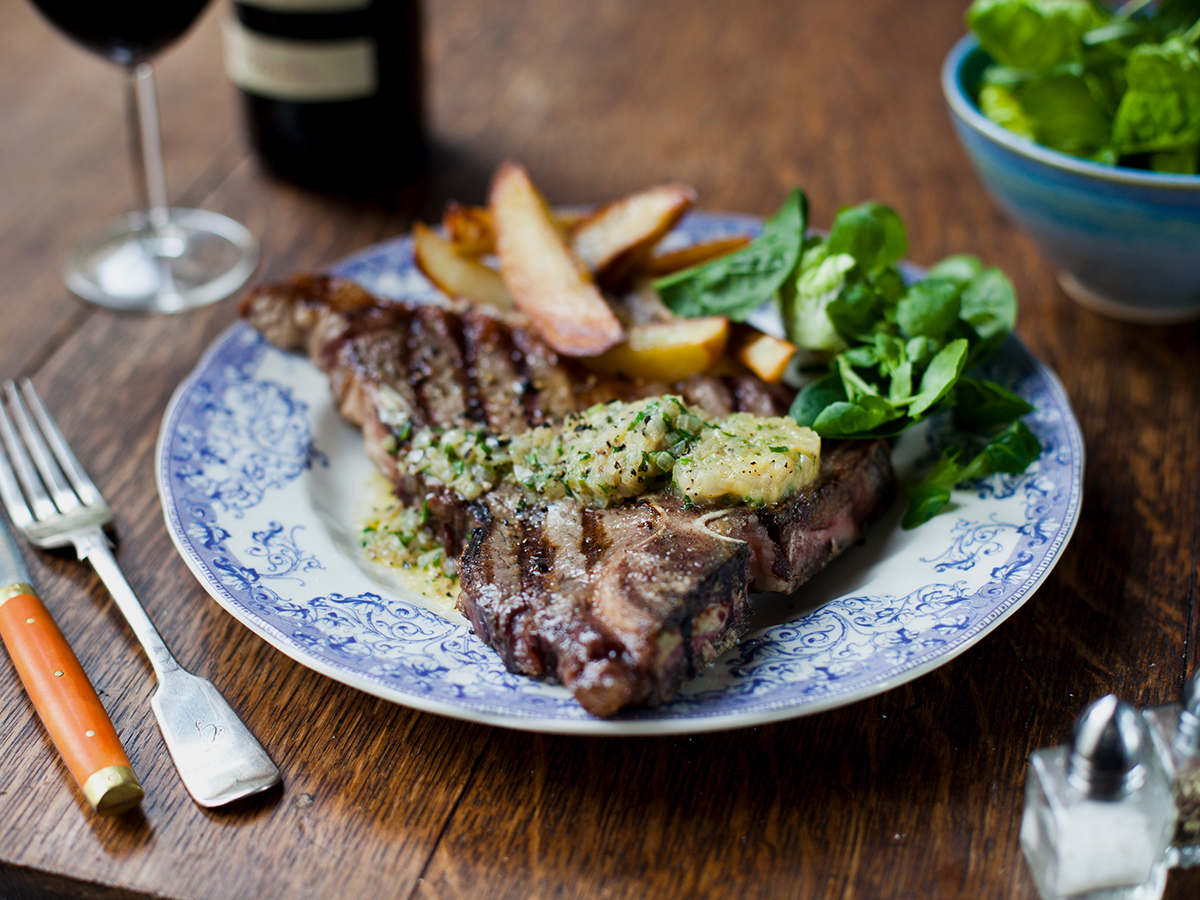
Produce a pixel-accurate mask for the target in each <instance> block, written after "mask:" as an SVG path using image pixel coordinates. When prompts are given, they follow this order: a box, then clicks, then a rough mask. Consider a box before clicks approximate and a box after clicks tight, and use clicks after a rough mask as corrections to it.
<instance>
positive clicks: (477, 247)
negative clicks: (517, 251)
mask: <svg viewBox="0 0 1200 900" xmlns="http://www.w3.org/2000/svg"><path fill="white" fill-rule="evenodd" d="M550 215H551V217H552V218H553V219H554V224H555V226H556V227H557V228H558V230H559V233H560V234H562V235H563V237H564V238H565V237H567V236H568V235H570V233H571V230H572V229H573V228H575V227H577V226H578V225H579V223H580V222H582V221H583V220H584V219H586V218H587V217H588V216H589V215H590V213H588V212H587V211H585V210H574V209H565V210H564V209H560V210H552V211H551V213H550ZM442 228H444V229H445V231H446V235H447V237H448V238H449V240H450V243H452V244H453V245H454V249H455V250H456V251H457V252H458V255H459V256H465V257H467V258H468V259H478V258H479V257H481V256H486V255H487V254H489V253H495V252H496V237H495V234H494V232H493V231H492V214H491V213H490V212H488V211H487V209H486V208H485V207H482V206H466V205H464V204H462V203H459V202H458V201H457V200H451V201H449V202H448V203H447V204H446V209H445V210H444V211H443V212H442Z"/></svg>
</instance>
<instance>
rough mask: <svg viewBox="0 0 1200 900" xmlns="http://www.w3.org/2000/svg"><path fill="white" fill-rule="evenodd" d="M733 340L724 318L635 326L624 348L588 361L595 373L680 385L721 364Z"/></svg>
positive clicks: (713, 317)
mask: <svg viewBox="0 0 1200 900" xmlns="http://www.w3.org/2000/svg"><path fill="white" fill-rule="evenodd" d="M728 339H729V320H728V319H726V318H725V317H724V316H709V317H707V318H702V319H673V320H671V321H670V322H656V323H654V324H652V325H634V326H632V327H631V328H630V329H629V331H628V333H627V334H626V340H625V343H623V344H618V345H617V346H615V347H613V348H612V349H611V350H609V351H608V352H607V353H604V354H602V355H601V356H597V357H595V358H594V359H588V360H584V364H585V365H586V366H587V367H588V368H589V369H591V370H592V371H593V372H599V373H600V374H602V375H623V376H625V377H626V378H640V379H642V380H643V381H678V380H679V379H681V378H687V377H688V376H689V375H695V374H696V373H697V372H703V371H704V370H705V369H707V368H709V366H711V365H712V364H713V363H715V362H716V361H717V360H719V359H720V358H721V356H722V354H723V353H724V352H725V343H726V341H727V340H728Z"/></svg>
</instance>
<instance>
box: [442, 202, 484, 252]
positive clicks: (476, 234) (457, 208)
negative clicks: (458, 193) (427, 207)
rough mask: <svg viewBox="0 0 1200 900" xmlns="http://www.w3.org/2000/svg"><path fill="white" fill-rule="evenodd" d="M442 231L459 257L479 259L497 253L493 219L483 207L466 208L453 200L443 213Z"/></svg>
mask: <svg viewBox="0 0 1200 900" xmlns="http://www.w3.org/2000/svg"><path fill="white" fill-rule="evenodd" d="M442 229H443V230H444V231H445V232H446V237H447V239H448V240H449V241H450V243H451V244H453V245H454V249H455V251H456V252H457V253H458V255H459V256H464V257H466V258H467V259H479V257H481V256H486V255H487V254H489V253H495V252H496V239H495V236H494V235H493V234H492V217H491V214H490V213H488V211H487V210H486V209H484V208H483V207H482V206H466V205H464V204H462V203H459V202H458V201H457V200H451V201H449V202H448V203H447V204H446V208H445V209H444V210H443V211H442Z"/></svg>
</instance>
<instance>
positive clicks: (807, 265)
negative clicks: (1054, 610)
mask: <svg viewBox="0 0 1200 900" xmlns="http://www.w3.org/2000/svg"><path fill="white" fill-rule="evenodd" d="M807 210H808V204H807V201H806V199H805V195H804V192H803V191H801V190H799V189H796V190H794V191H792V193H791V194H790V195H789V196H788V199H787V201H786V202H785V203H784V205H783V208H782V209H781V210H780V211H779V213H777V214H776V215H775V216H774V217H773V218H772V219H770V220H769V221H768V222H767V223H766V225H765V226H764V230H763V234H762V235H761V236H760V237H759V238H758V239H757V240H755V241H753V242H752V243H751V244H749V245H748V246H747V247H745V248H744V249H743V250H741V251H739V252H738V253H736V254H732V255H730V256H728V257H724V258H722V259H718V260H715V261H713V262H710V263H707V264H705V265H702V266H698V267H696V268H693V269H690V270H688V271H685V272H681V273H678V274H675V275H672V276H669V277H667V278H664V279H661V280H660V281H658V282H656V283H655V287H656V288H657V289H658V291H659V293H660V295H661V296H662V298H663V300H664V302H665V303H666V304H667V306H668V307H670V308H671V309H672V310H674V311H675V312H676V313H677V314H679V315H683V316H707V315H726V316H729V317H731V318H735V319H741V318H745V317H746V316H748V315H749V314H750V313H751V312H753V311H754V310H755V309H757V308H758V307H759V306H761V305H762V304H763V303H764V302H766V301H767V300H769V299H772V298H774V299H775V300H776V301H777V302H778V303H779V308H780V313H781V316H782V318H783V322H784V326H785V330H786V331H787V333H788V337H789V338H790V340H792V341H793V342H794V343H796V344H797V345H799V346H800V347H803V348H804V349H805V350H806V351H809V352H810V353H814V354H816V355H817V358H824V359H827V360H828V365H829V371H828V374H826V375H825V376H824V377H820V378H818V379H816V380H815V381H813V382H812V383H810V384H809V385H808V386H806V387H805V388H804V389H803V390H801V391H800V392H799V394H797V396H796V399H795V401H794V403H793V405H792V407H791V411H790V413H791V415H792V417H793V418H795V420H796V421H797V422H799V423H800V424H801V425H806V426H809V427H811V428H812V429H813V430H814V431H816V432H817V433H818V434H819V435H821V436H822V437H826V438H835V439H857V438H878V437H890V436H893V435H897V434H899V433H900V432H902V431H904V430H906V429H907V428H910V427H911V426H913V425H915V424H916V423H918V422H921V421H924V420H925V419H927V418H929V417H930V416H932V415H935V414H937V413H939V412H943V411H947V410H950V411H952V414H953V421H954V424H955V426H956V427H957V428H958V429H959V430H961V431H963V432H964V433H966V434H975V435H987V434H992V433H995V432H996V431H999V430H1001V429H1005V428H1007V429H1008V430H1007V431H1003V432H1002V433H1001V435H1000V436H999V437H997V438H996V439H995V441H993V443H995V442H996V441H999V442H1000V443H998V444H996V448H995V449H993V450H990V451H986V452H983V453H981V454H980V455H978V456H976V457H975V458H974V459H973V461H972V462H971V463H969V464H967V465H965V466H959V465H958V464H957V462H956V460H957V456H958V453H957V452H956V453H955V454H954V457H953V459H951V460H950V461H949V462H946V461H943V464H940V465H939V467H938V468H936V469H935V473H934V475H935V476H936V477H934V480H933V481H931V482H929V484H927V485H926V484H925V482H922V484H923V485H925V486H924V487H920V488H919V491H920V493H919V494H917V495H914V507H913V509H914V510H916V509H918V507H919V509H921V510H926V511H929V510H933V511H936V509H938V508H940V506H941V505H943V504H944V502H945V501H944V500H943V501H942V503H941V504H939V503H935V502H934V501H935V500H936V499H937V498H940V497H941V496H942V493H943V492H944V493H945V497H946V499H948V498H949V489H950V487H952V486H953V485H954V484H956V483H958V482H959V481H964V480H970V479H973V478H978V477H980V476H982V475H983V474H987V473H988V472H992V471H1008V469H1000V468H995V467H994V465H997V464H1003V465H1009V466H1012V465H1016V462H1015V461H1016V460H1018V459H1026V462H1025V463H1024V464H1022V465H1021V468H1020V470H1017V471H1022V470H1024V468H1025V466H1027V465H1028V463H1029V461H1032V459H1035V458H1036V457H1037V454H1038V453H1040V447H1038V446H1037V440H1036V438H1034V437H1033V435H1032V433H1031V432H1029V430H1028V429H1027V428H1025V427H1024V426H1021V427H1020V429H1017V430H1016V431H1015V432H1013V429H1014V428H1015V427H1016V426H1015V425H1014V423H1015V422H1016V420H1018V419H1019V418H1020V417H1021V416H1023V415H1026V414H1027V413H1029V412H1031V411H1032V410H1033V407H1032V406H1030V405H1029V404H1028V403H1026V402H1025V401H1024V400H1023V399H1021V398H1020V397H1018V396H1017V395H1015V394H1013V393H1012V392H1011V391H1009V390H1007V389H1006V388H1004V387H1002V386H1001V385H998V384H994V383H992V382H989V381H986V380H983V379H978V378H974V377H970V376H967V375H964V372H966V371H967V370H968V369H969V368H971V367H972V366H974V365H976V364H978V363H980V362H982V361H983V360H984V359H986V358H987V357H988V356H990V355H991V353H992V352H994V351H995V350H996V348H997V347H998V346H999V345H1000V343H1001V342H1002V341H1003V340H1004V338H1005V337H1006V336H1007V335H1008V334H1009V332H1010V331H1011V330H1012V328H1013V325H1014V324H1015V322H1016V313H1017V300H1016V294H1015V293H1014V291H1013V288H1012V284H1011V283H1010V282H1009V281H1008V279H1007V278H1006V277H1005V276H1004V274H1003V273H1002V272H1000V270H999V269H995V268H987V267H985V266H984V265H983V264H982V263H981V262H980V261H979V259H978V258H976V257H974V256H952V257H950V258H948V259H945V260H943V261H942V262H940V263H938V264H937V265H936V266H934V267H933V268H931V269H930V270H929V271H928V273H927V274H926V276H925V277H924V278H922V279H920V280H918V281H916V282H915V283H913V284H908V283H906V281H905V279H904V278H903V277H902V275H901V273H900V271H899V269H898V268H897V265H896V264H897V263H898V262H899V260H900V259H901V258H902V257H903V256H904V255H905V253H906V252H907V250H908V238H907V233H906V231H905V228H904V223H903V222H902V221H901V219H900V217H899V216H898V215H897V214H896V212H895V211H894V210H893V209H891V208H890V207H887V206H885V205H883V204H881V203H875V202H868V203H863V204H860V205H859V206H855V207H849V208H846V209H842V210H840V211H839V212H838V214H837V215H836V216H835V218H834V220H833V224H832V226H831V227H830V230H829V234H828V236H825V237H821V236H817V235H806V234H805V232H804V226H805V224H806V222H807ZM1010 432H1012V433H1013V434H1015V435H1017V437H1019V440H1017V437H1012V436H1011V435H1010V436H1009V437H1005V435H1009V433H1010ZM1014 441H1017V444H1016V445H1014V444H1013V442H1014ZM1010 445H1013V446H1018V447H1019V448H1023V450H1024V455H1023V456H1022V455H1021V454H1016V453H1011V452H1010V453H1008V454H1007V455H1005V454H1004V453H1001V450H1003V449H1004V448H1008V447H1010ZM987 446H988V447H992V443H989V444H988V445H987ZM985 449H986V448H985ZM1031 454H1032V455H1031ZM997 460H999V461H1000V462H996V461H997ZM952 464H953V465H952ZM951 477H953V478H954V480H953V481H949V482H947V481H946V479H947V478H951ZM921 515H923V513H917V512H913V511H912V510H910V515H909V517H908V518H907V519H906V521H910V522H913V523H917V522H919V521H924V520H925V519H924V518H921V517H920V516H921ZM929 515H932V512H929Z"/></svg>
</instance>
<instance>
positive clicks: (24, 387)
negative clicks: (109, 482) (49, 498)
mask: <svg viewBox="0 0 1200 900" xmlns="http://www.w3.org/2000/svg"><path fill="white" fill-rule="evenodd" d="M21 393H22V394H24V395H25V402H26V403H28V404H29V409H30V411H31V412H32V413H33V417H34V418H35V419H37V423H38V426H39V427H40V428H41V430H42V434H43V435H45V437H46V443H48V444H49V445H50V449H51V450H52V451H54V458H55V459H56V460H58V464H59V465H60V466H61V467H62V470H63V473H64V474H65V475H66V476H67V480H68V481H70V482H71V487H73V488H74V489H75V493H76V494H78V495H79V499H80V500H82V501H83V502H84V504H85V505H87V506H95V505H96V504H99V503H103V502H104V497H103V496H101V494H100V489H99V488H97V487H96V485H95V484H93V483H92V479H91V478H89V477H88V474H87V471H86V470H85V469H84V468H83V466H81V465H80V464H79V460H78V459H76V458H75V454H74V453H72V452H71V445H70V444H68V443H67V439H66V438H65V437H63V433H62V432H61V431H59V430H58V425H57V424H56V423H55V421H54V419H52V418H51V417H50V413H49V411H48V410H47V409H46V404H44V403H43V402H42V398H41V397H39V396H38V392H37V391H36V390H34V387H33V382H32V381H30V380H29V379H28V378H22V379H21Z"/></svg>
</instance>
